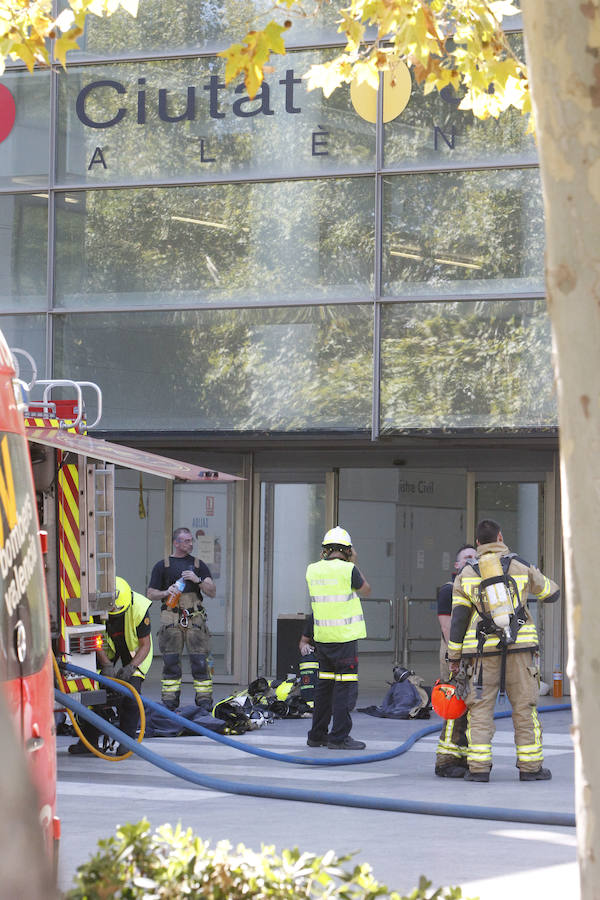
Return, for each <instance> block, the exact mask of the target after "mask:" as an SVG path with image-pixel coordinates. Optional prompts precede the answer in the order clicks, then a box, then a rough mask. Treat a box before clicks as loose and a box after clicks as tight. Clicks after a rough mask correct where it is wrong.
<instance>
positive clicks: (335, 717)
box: [300, 525, 371, 750]
mask: <svg viewBox="0 0 600 900" xmlns="http://www.w3.org/2000/svg"><path fill="white" fill-rule="evenodd" d="M306 581H307V584H308V591H309V593H310V599H311V607H312V615H311V616H309V617H308V618H307V620H306V624H305V627H304V634H303V636H302V639H301V641H300V652H301V653H302V652H303V650H304V648H306V647H309V646H310V645H311V644H313V645H314V648H315V655H316V658H317V662H318V664H319V677H318V681H317V686H316V690H315V700H314V710H313V719H312V727H311V729H310V731H309V732H308V739H307V741H306V743H307V744H308V746H309V747H328V748H329V749H330V750H362V749H363V748H364V747H365V746H366V745H365V744H364V743H363V742H362V741H356V740H354V738H352V737H350V731H351V729H352V719H351V717H350V713H351V712H352V710H353V709H354V706H355V704H356V699H357V696H358V655H357V642H358V640H360V638H364V637H366V636H367V631H366V628H365V619H364V615H363V611H362V606H361V603H360V599H359V596H358V595H359V594H362V595H363V596H368V595H369V594H370V593H371V587H370V585H369V583H368V582H367V581H366V579H365V577H364V575H363V574H362V573H361V571H360V570H359V568H358V566H357V565H356V553H355V552H354V548H353V547H352V540H351V538H350V535H349V534H348V532H347V531H345V530H344V529H343V528H340V526H339V525H338V526H336V527H335V528H332V529H331V530H330V531H328V532H327V533H326V534H325V536H324V538H323V548H322V551H321V558H320V560H319V561H318V562H315V563H311V564H310V565H309V566H308V568H307V570H306ZM330 722H331V730H330V729H329V725H330Z"/></svg>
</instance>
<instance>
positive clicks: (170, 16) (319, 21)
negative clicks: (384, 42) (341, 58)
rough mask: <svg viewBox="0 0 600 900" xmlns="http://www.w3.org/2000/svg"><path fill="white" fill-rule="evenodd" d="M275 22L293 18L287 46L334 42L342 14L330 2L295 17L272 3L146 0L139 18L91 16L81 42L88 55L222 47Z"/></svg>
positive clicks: (119, 13)
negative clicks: (250, 31)
mask: <svg viewBox="0 0 600 900" xmlns="http://www.w3.org/2000/svg"><path fill="white" fill-rule="evenodd" d="M303 6H304V8H305V10H306V12H308V13H313V12H314V11H315V4H314V2H312V0H307V2H305V3H304V4H303ZM257 17H260V18H257ZM270 19H274V20H275V21H278V22H280V23H282V22H283V21H285V19H291V21H292V28H291V30H290V32H289V33H288V35H287V36H286V37H287V40H286V43H288V44H289V43H293V42H295V43H300V42H309V41H312V40H319V39H321V40H322V39H324V38H327V39H328V40H330V41H331V40H336V27H335V21H336V20H337V19H339V12H338V10H337V9H336V8H335V7H333V6H329V5H328V4H325V5H324V7H323V9H322V10H321V11H320V12H319V13H318V14H317V15H311V16H310V17H307V18H306V19H303V18H301V17H299V16H296V15H292V16H290V14H289V13H288V12H287V11H286V10H285V9H280V10H277V11H274V10H273V3H272V2H271V0H168V2H167V0H143V2H142V3H140V6H139V11H138V15H137V18H135V19H133V18H132V17H131V16H128V15H127V14H126V13H123V12H122V11H121V10H118V11H117V12H116V13H115V14H114V15H113V16H112V17H111V18H110V19H108V20H96V19H95V17H94V16H90V17H89V19H88V20H87V23H86V26H87V27H86V33H85V39H84V40H83V41H80V42H79V43H80V46H81V48H82V49H83V50H86V51H87V52H88V53H105V54H107V55H108V54H110V55H114V54H115V53H118V52H126V51H128V50H129V51H136V52H143V51H144V50H146V51H148V50H164V49H166V48H169V49H172V50H176V49H184V48H185V49H193V48H196V49H201V48H202V49H206V47H218V48H219V49H220V48H221V47H226V46H227V45H228V44H229V43H230V42H232V41H239V40H241V38H242V37H243V36H244V34H245V33H246V26H247V25H249V26H250V28H252V27H257V26H258V27H261V26H264V25H265V24H266V22H268V21H269V20H270ZM337 40H339V35H337Z"/></svg>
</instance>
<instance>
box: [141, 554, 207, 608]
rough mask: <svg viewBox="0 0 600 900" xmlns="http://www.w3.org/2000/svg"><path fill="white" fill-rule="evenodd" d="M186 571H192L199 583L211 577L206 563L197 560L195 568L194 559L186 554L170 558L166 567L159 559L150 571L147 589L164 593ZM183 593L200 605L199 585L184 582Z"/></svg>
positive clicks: (200, 592) (162, 560) (200, 593)
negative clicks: (191, 596)
mask: <svg viewBox="0 0 600 900" xmlns="http://www.w3.org/2000/svg"><path fill="white" fill-rule="evenodd" d="M187 569H193V570H194V572H195V574H196V575H197V576H198V578H200V580H201V581H204V579H205V578H211V577H212V576H211V574H210V569H209V568H208V566H207V565H206V563H203V562H202V560H201V559H199V560H198V565H197V566H195V565H194V557H193V556H191V555H190V554H189V553H188V555H187V556H170V557H169V565H168V566H165V561H164V559H161V560H160V561H159V562H157V563H156V565H155V566H154V568H153V569H152V574H151V575H150V584H149V585H148V587H149V588H154V590H156V591H166V590H167V588H168V587H170V586H171V585H172V584H174V582H176V581H177V579H178V578H180V577H181V573H182V572H185V571H186V570H187ZM183 593H184V594H194V596H195V597H196V598H197V599H198V600H199V601H200V603H201V602H202V591H201V590H200V585H199V584H194V582H193V581H186V583H185V588H184V590H183ZM188 602H189V601H188ZM163 606H164V604H163Z"/></svg>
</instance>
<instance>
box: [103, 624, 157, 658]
mask: <svg viewBox="0 0 600 900" xmlns="http://www.w3.org/2000/svg"><path fill="white" fill-rule="evenodd" d="M106 631H107V633H108V634H109V635H110V637H111V638H112V642H113V644H114V645H115V658H114V662H118V661H119V659H120V660H121V662H122V663H123V665H124V666H126V665H127V664H128V663H130V662H131V660H132V659H133V657H132V655H131V653H130V651H129V647H128V646H127V644H126V643H125V613H124V612H122V613H120V614H119V615H117V616H114V615H110V616H109V617H108V622H107V623H106ZM151 631H152V626H151V625H150V615H149V614H148V615H145V616H144V618H143V619H142V621H141V622H140V624H139V625H138V627H137V628H136V629H135V633H136V634H137V636H138V638H143V637H147V636H148V635H149V634H150V633H151Z"/></svg>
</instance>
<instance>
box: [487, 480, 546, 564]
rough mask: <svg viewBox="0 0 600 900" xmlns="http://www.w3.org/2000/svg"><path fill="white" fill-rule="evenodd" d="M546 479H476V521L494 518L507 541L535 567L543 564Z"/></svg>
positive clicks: (513, 549)
mask: <svg viewBox="0 0 600 900" xmlns="http://www.w3.org/2000/svg"><path fill="white" fill-rule="evenodd" d="M543 512H544V482H543V481H510V480H507V481H487V480H486V481H484V480H478V479H477V478H476V479H475V517H474V524H475V525H476V524H477V522H480V521H481V519H494V520H495V521H496V522H498V524H499V525H500V527H501V528H502V535H503V537H504V542H505V544H507V545H508V547H509V548H510V550H511V551H512V552H513V553H518V554H519V556H522V557H523V558H524V559H526V560H527V561H528V562H531V563H533V564H534V565H536V566H540V567H543V565H542V559H541V556H542V547H543V540H542V538H543V534H542V527H543V521H544V516H543Z"/></svg>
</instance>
